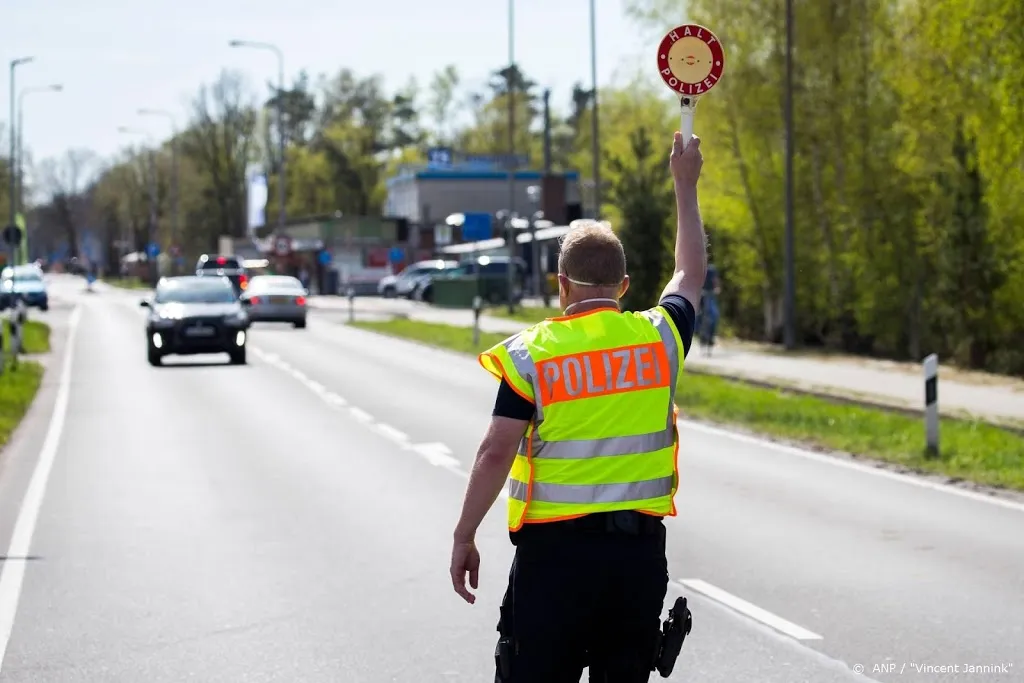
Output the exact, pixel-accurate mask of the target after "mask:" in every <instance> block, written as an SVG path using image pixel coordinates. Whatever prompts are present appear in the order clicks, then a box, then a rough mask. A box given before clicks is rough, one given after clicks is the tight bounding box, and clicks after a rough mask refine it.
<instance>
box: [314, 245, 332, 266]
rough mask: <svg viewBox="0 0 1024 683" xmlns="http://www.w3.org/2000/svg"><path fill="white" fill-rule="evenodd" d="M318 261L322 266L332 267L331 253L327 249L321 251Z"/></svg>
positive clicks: (317, 257) (317, 256)
mask: <svg viewBox="0 0 1024 683" xmlns="http://www.w3.org/2000/svg"><path fill="white" fill-rule="evenodd" d="M316 259H317V261H319V262H320V265H321V266H326V265H330V263H331V252H329V251H327V250H326V249H321V250H320V253H319V254H317V255H316Z"/></svg>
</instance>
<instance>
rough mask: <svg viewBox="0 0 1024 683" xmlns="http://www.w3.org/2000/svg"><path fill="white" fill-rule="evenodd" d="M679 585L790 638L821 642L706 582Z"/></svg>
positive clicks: (814, 636)
mask: <svg viewBox="0 0 1024 683" xmlns="http://www.w3.org/2000/svg"><path fill="white" fill-rule="evenodd" d="M677 583H679V584H681V585H683V586H685V587H686V588H689V589H690V590H693V591H697V592H698V593H700V594H701V595H704V596H705V597H708V598H711V599H712V600H714V601H715V602H718V603H721V604H723V605H725V606H726V607H729V608H730V609H733V610H735V611H737V612H739V613H740V614H743V615H745V616H747V617H749V618H751V619H753V620H754V621H758V622H761V623H762V624H764V625H765V626H768V627H770V628H773V629H775V630H776V631H778V632H779V633H784V634H786V635H787V636H789V637H790V638H795V639H796V640H821V639H822V637H821V636H819V635H818V634H817V633H814V632H813V631H808V630H807V629H805V628H803V627H802V626H797V625H796V624H794V623H793V622H791V621H786V620H785V619H783V618H782V617H780V616H778V615H775V614H772V613H771V612H769V611H768V610H765V609H761V608H760V607H758V606H757V605H754V604H751V603H749V602H747V601H746V600H744V599H743V598H738V597H736V596H735V595H733V594H732V593H728V592H726V591H724V590H722V589H721V588H719V587H717V586H712V585H711V584H710V583H708V582H707V581H702V580H701V579H679V580H678V582H677Z"/></svg>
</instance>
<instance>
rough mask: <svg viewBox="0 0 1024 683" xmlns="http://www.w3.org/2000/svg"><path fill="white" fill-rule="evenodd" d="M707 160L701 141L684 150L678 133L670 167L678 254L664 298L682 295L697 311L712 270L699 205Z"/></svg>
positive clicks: (693, 137) (693, 138) (692, 142)
mask: <svg viewBox="0 0 1024 683" xmlns="http://www.w3.org/2000/svg"><path fill="white" fill-rule="evenodd" d="M703 164H704V157H703V155H701V152H700V139H699V138H698V137H697V136H692V137H691V138H690V141H689V144H687V145H686V146H685V148H684V147H683V138H682V134H680V133H678V132H677V133H676V134H675V138H674V139H673V141H672V155H671V156H670V157H669V167H670V168H671V169H672V181H673V183H674V184H675V191H676V213H677V216H678V217H677V222H676V253H675V258H676V262H675V272H674V274H673V275H672V279H671V280H669V282H668V284H667V285H666V286H665V291H663V292H662V293H661V295H662V297H664V296H666V295H668V294H679V295H682V296H683V297H685V298H686V300H687V301H689V302H690V303H691V304H693V307H694V308H695V309H696V308H698V307H699V306H700V295H701V290H702V289H703V287H704V278H705V276H706V274H707V268H708V253H707V237H706V236H705V235H704V222H703V221H702V220H701V217H700V206H699V205H698V203H697V180H698V179H699V178H700V170H701V166H702V165H703Z"/></svg>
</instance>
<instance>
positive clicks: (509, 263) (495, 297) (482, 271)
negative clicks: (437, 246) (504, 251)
mask: <svg viewBox="0 0 1024 683" xmlns="http://www.w3.org/2000/svg"><path fill="white" fill-rule="evenodd" d="M509 268H512V298H513V300H514V301H519V300H520V299H522V297H523V278H524V276H525V273H526V261H524V260H523V259H521V258H514V259H510V258H509V257H508V256H477V257H475V258H468V259H463V260H462V261H460V262H459V265H458V267H457V268H449V269H446V270H442V271H439V272H437V273H434V274H428V275H423V276H422V277H420V278H419V280H418V281H417V283H416V288H415V291H414V293H413V298H415V299H417V300H419V301H425V302H427V303H433V302H434V282H436V281H437V280H443V279H445V278H455V277H474V276H475V277H479V285H478V286H479V288H480V289H479V291H480V296H481V297H483V300H484V301H487V302H489V303H492V304H496V303H500V302H502V301H505V300H506V298H507V295H506V292H508V271H509Z"/></svg>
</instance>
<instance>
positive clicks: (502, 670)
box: [494, 596, 516, 681]
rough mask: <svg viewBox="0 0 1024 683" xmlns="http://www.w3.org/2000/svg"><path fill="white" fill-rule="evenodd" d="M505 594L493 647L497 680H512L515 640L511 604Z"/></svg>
mask: <svg viewBox="0 0 1024 683" xmlns="http://www.w3.org/2000/svg"><path fill="white" fill-rule="evenodd" d="M510 602H511V601H510V600H509V599H508V597H507V596H506V599H505V601H504V602H503V603H502V604H501V617H500V618H499V619H498V634H499V636H498V644H497V645H496V646H495V648H494V670H495V672H496V675H497V680H498V681H511V680H512V660H513V659H514V658H515V653H516V642H515V639H514V638H513V636H512V634H513V633H514V631H513V625H512V606H511V604H510Z"/></svg>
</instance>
